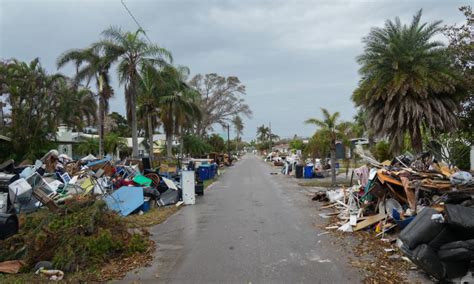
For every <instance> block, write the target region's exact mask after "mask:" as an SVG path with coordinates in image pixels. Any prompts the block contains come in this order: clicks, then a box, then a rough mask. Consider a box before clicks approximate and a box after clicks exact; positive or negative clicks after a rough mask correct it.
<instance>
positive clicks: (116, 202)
mask: <svg viewBox="0 0 474 284" xmlns="http://www.w3.org/2000/svg"><path fill="white" fill-rule="evenodd" d="M104 200H105V203H106V204H107V206H108V207H109V209H111V210H113V211H116V212H118V213H119V214H120V215H122V216H128V215H130V213H132V212H133V211H135V210H136V209H137V208H138V207H140V206H142V204H143V202H144V201H143V188H142V187H133V186H122V187H121V188H119V189H117V190H116V191H115V192H113V193H112V194H111V195H108V196H107V197H105V198H104Z"/></svg>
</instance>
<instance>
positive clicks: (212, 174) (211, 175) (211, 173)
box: [209, 164, 217, 179]
mask: <svg viewBox="0 0 474 284" xmlns="http://www.w3.org/2000/svg"><path fill="white" fill-rule="evenodd" d="M216 172H217V165H216V164H211V167H210V170H209V178H211V179H213V178H214V177H215V176H216Z"/></svg>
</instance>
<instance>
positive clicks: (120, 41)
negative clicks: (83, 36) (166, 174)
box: [95, 27, 172, 157]
mask: <svg viewBox="0 0 474 284" xmlns="http://www.w3.org/2000/svg"><path fill="white" fill-rule="evenodd" d="M102 35H103V36H104V38H105V39H104V40H101V41H99V42H98V43H97V44H95V46H96V47H99V48H102V49H103V50H104V51H105V54H107V56H110V57H111V58H113V59H114V60H118V61H119V62H118V70H117V71H118V77H119V82H120V84H123V85H125V102H126V106H127V120H128V121H129V123H130V124H131V128H132V144H133V150H132V156H133V157H137V156H138V136H137V109H136V107H137V105H136V97H137V92H138V88H139V82H140V75H139V68H140V67H141V66H143V64H144V63H145V62H148V63H151V64H154V65H158V66H166V65H167V64H168V62H171V61H172V56H171V53H170V52H169V51H168V50H166V49H164V48H162V47H160V46H158V45H156V44H152V43H147V42H146V40H145V39H144V38H143V36H144V35H145V31H143V30H142V29H138V30H137V31H136V32H124V31H122V30H121V29H120V28H115V27H111V28H109V29H107V30H105V31H103V32H102Z"/></svg>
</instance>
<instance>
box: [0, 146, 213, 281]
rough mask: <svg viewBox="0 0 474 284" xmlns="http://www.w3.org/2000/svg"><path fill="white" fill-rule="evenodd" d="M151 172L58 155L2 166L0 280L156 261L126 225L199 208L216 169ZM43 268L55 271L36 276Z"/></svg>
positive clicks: (195, 164) (206, 165) (197, 166)
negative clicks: (161, 211) (162, 211)
mask: <svg viewBox="0 0 474 284" xmlns="http://www.w3.org/2000/svg"><path fill="white" fill-rule="evenodd" d="M146 164H148V165H149V162H148V163H146V161H141V160H124V161H113V160H112V158H111V157H110V156H107V157H105V158H103V159H97V158H96V157H94V156H92V155H89V156H86V157H83V158H82V159H79V160H76V161H73V160H72V159H71V158H70V157H68V156H66V155H64V154H62V155H59V153H58V151H57V150H51V151H49V152H48V153H47V154H45V155H44V156H43V157H42V158H41V159H38V160H37V161H35V162H34V163H28V162H26V163H25V162H24V163H22V164H20V165H15V163H14V161H13V160H9V161H6V162H5V163H3V164H0V247H2V250H0V274H2V273H18V272H36V273H37V274H38V275H39V276H38V277H40V275H42V276H44V279H49V280H52V281H59V280H61V279H63V278H64V277H65V273H66V276H67V274H68V273H71V272H72V273H74V272H77V271H82V270H89V269H98V268H100V267H101V266H102V265H104V264H105V263H110V262H113V263H118V262H119V260H120V259H125V258H126V256H128V255H133V254H136V253H138V254H143V253H148V254H149V255H150V257H151V252H150V251H149V249H148V248H149V247H150V245H152V244H150V240H148V234H147V233H143V232H141V233H136V232H133V231H132V232H130V231H129V230H128V227H129V224H128V222H127V221H126V219H123V218H122V217H126V216H129V215H133V214H135V215H137V216H138V215H141V214H147V212H149V211H150V210H151V209H153V208H155V207H166V208H168V206H170V207H171V208H172V210H167V212H168V213H167V214H170V213H172V212H175V211H176V210H177V209H176V208H177V206H179V205H182V204H185V205H191V204H194V202H195V194H198V195H202V194H203V190H202V189H203V182H204V181H206V180H209V179H213V178H214V177H215V176H216V174H217V173H218V168H219V167H218V165H217V164H216V163H212V160H209V159H192V160H190V162H189V164H188V167H185V166H183V168H182V169H177V168H176V167H171V166H166V165H162V166H161V167H159V168H157V169H151V168H144V165H146ZM153 216H157V215H156V214H154V215H153ZM127 218H128V217H127ZM141 223H143V224H154V223H156V222H155V220H153V222H151V221H146V222H145V221H144V222H141ZM124 257H125V258H124ZM150 257H146V258H143V257H140V258H142V259H144V260H145V259H148V260H149V259H150ZM38 263H51V264H52V265H51V266H48V267H41V268H38V267H36V269H34V270H33V267H35V266H36V264H38ZM134 263H141V264H142V265H144V264H145V263H143V262H137V261H134ZM125 269H127V267H124V271H125ZM107 274H110V275H113V274H114V272H113V271H110V272H107ZM0 276H1V275H0ZM90 280H109V279H105V278H100V277H99V278H97V279H95V278H94V279H90Z"/></svg>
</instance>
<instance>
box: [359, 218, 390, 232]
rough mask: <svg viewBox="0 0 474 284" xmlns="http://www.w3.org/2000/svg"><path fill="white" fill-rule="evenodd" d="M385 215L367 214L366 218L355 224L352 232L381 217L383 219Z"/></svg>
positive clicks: (375, 221) (373, 222) (377, 220)
mask: <svg viewBox="0 0 474 284" xmlns="http://www.w3.org/2000/svg"><path fill="white" fill-rule="evenodd" d="M385 217H386V215H385V214H377V215H373V216H368V217H367V219H365V220H364V221H362V222H360V223H358V224H357V226H355V227H354V228H353V231H354V232H357V231H359V230H362V229H364V228H366V227H368V226H370V225H373V224H375V223H377V222H379V221H381V220H383V219H385Z"/></svg>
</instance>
